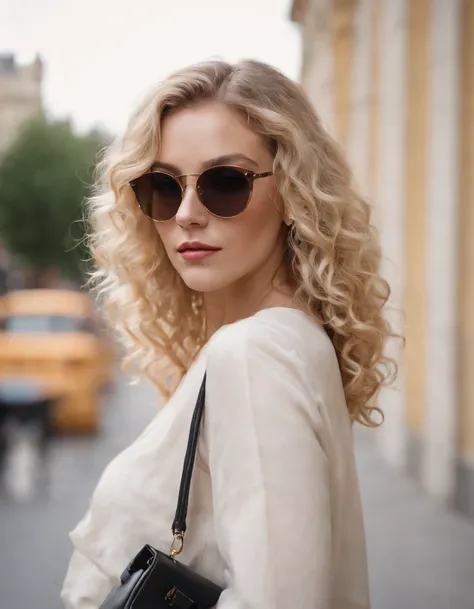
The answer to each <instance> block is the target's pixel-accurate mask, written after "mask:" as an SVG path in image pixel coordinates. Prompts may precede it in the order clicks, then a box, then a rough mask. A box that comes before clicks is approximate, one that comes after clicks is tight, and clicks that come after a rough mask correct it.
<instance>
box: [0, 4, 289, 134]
mask: <svg viewBox="0 0 474 609" xmlns="http://www.w3.org/2000/svg"><path fill="white" fill-rule="evenodd" d="M290 6H291V1H290V0H168V1H166V0H0V52H12V53H15V54H16V56H17V58H18V60H19V61H20V62H22V63H23V62H29V61H31V60H32V59H33V58H34V56H35V54H36V53H39V54H40V55H41V57H42V59H43V60H44V62H45V76H44V102H45V106H46V108H47V110H48V111H49V112H50V114H52V115H53V116H56V117H65V116H71V117H72V118H73V120H74V123H75V124H76V126H77V127H78V128H79V129H81V130H82V129H88V128H90V127H93V126H103V127H105V128H107V129H108V130H110V131H112V132H117V131H118V132H120V131H121V130H122V129H123V127H124V126H125V123H126V120H127V116H128V114H129V112H130V110H131V109H132V108H133V107H134V104H135V103H136V102H137V100H138V99H139V98H140V96H141V95H142V94H143V93H144V92H145V91H146V90H147V89H148V88H149V87H150V85H152V84H153V83H154V82H156V81H158V80H160V79H161V78H162V77H164V76H166V75H167V74H168V73H169V72H171V71H172V70H174V69H176V68H179V67H182V66H185V65H187V64H189V63H193V62H195V61H199V60H202V59H208V58H211V57H219V58H223V59H228V60H230V61H234V60H237V59H240V58H243V57H251V58H256V59H261V60H263V61H266V62H268V63H271V64H273V65H275V66H276V67H278V68H280V69H281V70H282V71H283V72H285V73H286V74H287V75H288V76H290V77H292V78H295V79H297V78H298V75H299V65H300V35H299V31H298V28H297V26H296V25H295V24H294V23H291V21H290V19H289V13H290Z"/></svg>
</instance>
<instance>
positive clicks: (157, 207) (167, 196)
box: [133, 171, 182, 222]
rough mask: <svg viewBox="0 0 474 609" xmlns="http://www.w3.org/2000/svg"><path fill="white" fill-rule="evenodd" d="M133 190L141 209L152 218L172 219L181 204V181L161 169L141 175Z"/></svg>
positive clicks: (161, 220)
mask: <svg viewBox="0 0 474 609" xmlns="http://www.w3.org/2000/svg"><path fill="white" fill-rule="evenodd" d="M133 190H134V191H135V196H136V197H137V201H138V204H139V205H140V208H141V210H142V211H143V213H145V214H146V215H147V216H149V217H150V218H151V219H152V220H158V221H160V222H164V221H165V220H171V218H174V216H175V215H176V214H177V212H178V209H179V206H180V205H181V199H182V193H181V187H180V185H179V183H178V182H177V181H176V180H175V179H174V178H173V177H172V176H170V175H168V174H166V173H162V172H160V171H156V172H152V173H146V174H144V175H142V176H140V177H139V178H138V179H137V180H135V182H134V186H133Z"/></svg>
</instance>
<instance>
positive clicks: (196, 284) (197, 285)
mask: <svg viewBox="0 0 474 609" xmlns="http://www.w3.org/2000/svg"><path fill="white" fill-rule="evenodd" d="M180 275H181V279H182V280H183V281H184V283H185V284H186V285H187V286H188V288H189V289H190V290H193V291H194V292H215V291H217V290H222V289H223V288H225V287H226V286H228V285H229V283H230V282H229V279H228V278H227V277H226V278H224V277H223V276H222V275H221V274H220V273H219V272H218V271H216V269H209V268H207V269H205V268H187V269H185V270H184V271H182V272H181V273H180Z"/></svg>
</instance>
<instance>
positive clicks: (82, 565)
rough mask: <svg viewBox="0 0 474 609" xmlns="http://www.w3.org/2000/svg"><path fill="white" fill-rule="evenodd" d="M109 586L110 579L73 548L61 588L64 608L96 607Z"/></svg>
mask: <svg viewBox="0 0 474 609" xmlns="http://www.w3.org/2000/svg"><path fill="white" fill-rule="evenodd" d="M111 587H112V582H111V580H110V579H109V578H108V577H106V576H105V575H104V573H102V572H101V571H100V570H99V569H98V568H97V566H96V565H95V564H94V563H93V562H92V561H91V560H89V559H88V558H87V557H86V556H84V554H82V553H81V552H79V551H78V550H75V551H74V553H73V555H72V558H71V561H70V563H69V568H68V572H67V575H66V579H65V580H64V584H63V588H62V590H61V601H62V603H63V605H64V608H65V609H98V607H99V606H100V605H101V603H102V602H103V600H104V599H105V597H106V596H107V594H108V593H109V591H110V589H111Z"/></svg>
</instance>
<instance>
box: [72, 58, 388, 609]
mask: <svg viewBox="0 0 474 609" xmlns="http://www.w3.org/2000/svg"><path fill="white" fill-rule="evenodd" d="M90 205H91V217H92V223H93V227H94V232H93V235H92V248H93V251H94V252H95V256H96V260H97V263H98V270H97V272H96V273H95V279H96V280H97V281H98V284H99V288H100V289H101V293H102V294H103V296H104V298H105V306H106V310H107V312H108V315H109V318H110V320H111V323H112V325H113V326H114V327H118V328H120V330H121V331H122V334H123V336H124V337H125V339H126V343H127V345H128V347H129V354H130V355H129V358H128V365H129V366H133V367H134V368H135V369H137V368H139V369H141V370H143V371H145V373H146V375H147V376H148V377H149V378H150V379H151V380H152V381H153V382H154V383H155V384H156V385H157V386H158V387H159V388H160V389H161V391H162V392H163V393H164V394H165V395H167V396H168V397H169V401H168V402H167V404H166V407H165V408H164V409H162V410H161V412H160V413H159V414H158V415H157V416H156V418H155V419H154V420H153V421H152V422H151V424H150V425H149V426H148V428H147V429H146V430H145V431H144V433H143V434H142V435H141V436H140V437H139V438H138V440H136V441H135V442H134V443H133V444H132V445H131V446H130V447H129V448H128V449H127V450H125V451H124V452H123V453H122V454H120V455H119V456H118V457H117V458H116V459H115V460H114V461H112V463H111V464H110V465H109V466H108V468H107V469H106V471H105V472H104V474H103V476H102V478H101V481H100V482H99V485H98V487H97V489H96V491H95V493H94V496H93V499H92V503H91V506H90V510H89V511H88V513H87V515H86V517H85V518H84V519H83V520H82V522H81V523H80V524H79V525H78V526H77V528H76V529H75V530H74V531H73V532H72V533H71V538H72V541H73V543H74V546H75V552H74V555H73V557H72V560H71V564H70V567H69V571H68V574H67V577H66V581H65V584H64V588H63V591H62V598H63V601H64V603H65V606H66V607H67V609H92V608H94V609H96V608H97V607H98V606H99V605H100V604H101V602H102V600H103V599H104V597H105V596H106V595H107V593H108V591H109V589H110V588H111V587H112V586H113V585H114V584H116V583H117V581H118V577H119V576H120V573H121V572H122V571H123V568H124V566H125V565H126V564H127V563H128V561H129V560H130V559H131V558H132V557H133V556H134V555H135V554H136V552H137V551H138V550H139V549H140V548H141V547H142V546H143V544H145V543H149V544H151V545H154V546H155V547H156V548H158V549H160V550H162V551H167V549H168V548H169V542H170V524H171V522H172V519H173V510H174V508H175V505H176V498H177V493H178V486H179V480H180V475H181V467H182V462H183V456H184V452H185V448H186V441H187V436H188V432H189V424H190V419H191V415H192V411H193V408H194V404H195V401H196V397H197V394H198V391H199V387H200V384H201V381H202V379H203V375H204V373H205V372H206V373H207V393H206V409H205V418H204V422H203V426H202V430H201V437H200V442H199V449H198V450H199V453H198V459H197V464H196V468H195V472H194V478H193V487H192V494H191V498H190V508H189V510H190V511H189V516H188V533H187V536H186V543H185V545H184V550H183V552H182V554H181V556H180V559H181V560H182V562H184V563H185V564H189V565H191V566H192V568H193V569H194V570H195V571H198V572H199V573H201V574H202V575H204V576H205V577H207V578H208V579H211V580H212V581H214V582H215V583H216V584H218V585H220V586H222V587H223V588H224V592H223V593H222V595H221V597H220V600H219V602H218V605H217V607H218V609H231V608H232V609H244V608H245V609H277V608H278V609H289V608H290V607H297V608H298V609H305V608H307V609H365V608H367V607H369V592H368V582H367V568H366V551H365V541H364V530H363V522H362V516H361V507H360V500H359V491H358V483H357V475H356V469H355V464H354V455H353V444H352V422H353V421H359V422H360V423H363V424H365V425H367V426H375V425H376V423H375V422H374V421H373V418H372V416H373V414H374V411H375V410H377V409H376V406H375V405H374V402H373V398H374V396H375V395H376V394H377V391H378V390H379V388H380V387H381V385H382V383H383V382H385V381H387V380H388V377H389V369H388V368H387V366H386V364H390V362H388V361H386V360H385V359H384V357H383V355H382V351H383V348H384V343H385V342H386V339H387V338H388V337H389V336H390V335H391V331H390V328H389V326H388V324H387V323H386V321H385V320H384V318H383V316H382V306H383V304H384V302H385V301H386V299H387V297H388V286H387V285H386V283H385V282H384V281H383V280H382V279H381V277H380V276H379V261H380V249H379V244H378V241H377V236H376V231H375V229H374V227H373V226H372V225H371V224H370V210H369V206H368V204H367V203H366V202H365V201H364V200H363V199H362V198H361V197H360V195H358V194H357V193H356V192H355V191H354V190H353V187H352V182H351V174H350V171H349V169H348V166H347V163H346V161H345V159H344V156H343V155H342V153H341V151H340V150H339V148H338V147H337V146H336V145H335V143H334V142H333V140H332V139H331V138H330V137H329V136H328V134H327V133H326V132H325V130H324V129H323V127H322V126H321V123H320V121H319V120H318V118H317V116H316V115H315V113H314V111H313V109H312V107H311V105H310V103H309V101H308V100H307V98H306V97H305V95H304V93H303V92H302V90H301V89H300V88H299V87H298V86H297V85H296V84H294V83H293V82H291V81H290V80H289V79H287V78H286V77H285V76H283V75H282V74H280V73H279V72H278V71H276V70H275V69H273V68H271V67H269V66H267V65H264V64H261V63H259V62H256V61H243V62H241V63H238V64H237V65H235V66H231V65H228V64H227V63H224V62H211V63H205V64H201V65H196V66H192V67H190V68H188V69H185V70H183V71H181V72H179V73H176V74H174V75H172V76H171V77H170V78H168V79H167V80H166V81H165V82H163V83H162V84H160V85H159V87H158V88H157V89H156V90H154V91H153V92H152V93H151V95H150V96H149V97H148V98H147V99H146V100H145V102H144V103H143V104H142V106H141V107H140V108H139V110H138V112H137V113H136V114H135V115H134V117H133V118H132V120H131V122H130V124H129V126H128V129H127V131H126V134H125V136H124V138H123V140H122V141H121V142H120V143H119V144H118V145H116V146H115V147H114V149H113V150H110V151H109V153H108V154H107V157H106V159H105V161H104V166H103V177H102V179H101V181H100V185H99V191H98V193H97V195H96V196H95V197H93V199H92V200H91V204H90ZM173 375H174V376H173ZM172 378H174V381H175V382H174V383H173V384H171V379H172ZM176 385H177V388H176Z"/></svg>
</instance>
